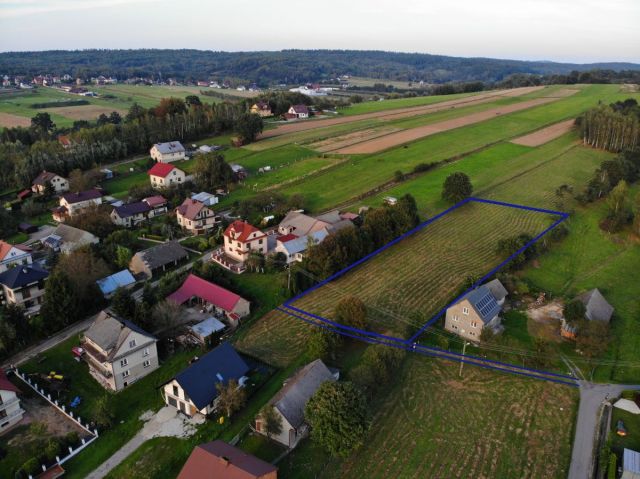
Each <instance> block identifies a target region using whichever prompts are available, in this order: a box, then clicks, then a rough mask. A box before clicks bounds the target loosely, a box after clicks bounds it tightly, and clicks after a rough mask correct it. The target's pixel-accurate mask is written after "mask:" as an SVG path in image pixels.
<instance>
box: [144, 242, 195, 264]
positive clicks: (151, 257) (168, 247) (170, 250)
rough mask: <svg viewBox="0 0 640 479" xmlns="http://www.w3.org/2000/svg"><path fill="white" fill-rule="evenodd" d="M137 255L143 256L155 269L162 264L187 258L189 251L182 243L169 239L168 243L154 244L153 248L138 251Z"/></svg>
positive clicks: (145, 261) (146, 262)
mask: <svg viewBox="0 0 640 479" xmlns="http://www.w3.org/2000/svg"><path fill="white" fill-rule="evenodd" d="M135 256H138V257H139V258H141V259H142V261H143V262H144V263H145V264H146V265H147V266H148V267H149V268H151V269H155V268H158V267H160V266H164V265H165V264H169V263H172V262H174V261H178V260H181V259H183V258H186V257H188V256H189V253H187V250H185V249H184V248H183V247H182V245H180V243H178V242H176V241H169V242H167V243H162V244H159V245H158V246H152V247H151V248H147V249H145V250H142V251H138V252H137V253H136V254H135Z"/></svg>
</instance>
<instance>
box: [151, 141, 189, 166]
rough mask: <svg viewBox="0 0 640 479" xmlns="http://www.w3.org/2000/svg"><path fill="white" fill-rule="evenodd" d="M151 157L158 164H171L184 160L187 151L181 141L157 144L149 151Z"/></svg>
mask: <svg viewBox="0 0 640 479" xmlns="http://www.w3.org/2000/svg"><path fill="white" fill-rule="evenodd" d="M149 155H151V158H153V159H154V160H156V161H157V162H158V163H171V162H172V161H178V160H184V158H185V149H184V146H182V143H180V142H179V141H169V142H167V143H156V144H155V145H153V146H152V147H151V150H149Z"/></svg>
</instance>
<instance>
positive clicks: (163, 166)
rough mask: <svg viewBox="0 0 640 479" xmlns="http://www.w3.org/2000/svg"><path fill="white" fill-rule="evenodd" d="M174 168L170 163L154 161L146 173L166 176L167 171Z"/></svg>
mask: <svg viewBox="0 0 640 479" xmlns="http://www.w3.org/2000/svg"><path fill="white" fill-rule="evenodd" d="M174 168H175V166H173V165H172V164H170V163H156V164H155V165H153V166H152V167H151V169H150V170H149V171H147V174H148V175H149V176H159V177H161V178H166V177H167V175H168V174H169V173H171V171H172V170H173V169H174Z"/></svg>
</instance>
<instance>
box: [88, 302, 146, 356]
mask: <svg viewBox="0 0 640 479" xmlns="http://www.w3.org/2000/svg"><path fill="white" fill-rule="evenodd" d="M132 331H135V332H136V333H139V334H141V335H143V336H146V337H147V338H149V341H147V342H146V343H144V344H149V343H153V342H155V341H156V338H155V337H154V336H153V335H151V334H149V333H147V332H146V331H145V330H144V329H142V328H140V327H138V326H136V325H135V324H133V323H132V322H131V321H128V320H126V319H122V318H120V317H118V316H116V315H115V314H113V313H111V312H108V311H101V312H100V313H99V314H98V317H97V318H96V320H95V321H94V322H93V324H92V325H91V327H90V328H89V329H87V331H86V332H85V333H84V335H85V337H86V338H88V339H90V340H91V341H93V342H94V343H95V344H97V345H98V346H99V347H100V348H101V349H102V350H103V351H104V352H105V353H106V354H107V359H108V360H112V359H113V357H114V355H115V354H116V352H117V351H118V349H119V348H120V346H121V345H122V344H123V343H124V342H125V341H126V340H127V338H128V337H129V335H130V334H131V332H132ZM142 345H143V344H139V345H138V346H142Z"/></svg>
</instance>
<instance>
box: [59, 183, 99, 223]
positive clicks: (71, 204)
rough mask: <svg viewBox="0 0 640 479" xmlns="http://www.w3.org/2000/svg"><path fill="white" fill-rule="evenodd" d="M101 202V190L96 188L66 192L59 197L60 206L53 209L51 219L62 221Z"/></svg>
mask: <svg viewBox="0 0 640 479" xmlns="http://www.w3.org/2000/svg"><path fill="white" fill-rule="evenodd" d="M101 204H102V192H101V191H100V190H97V189H95V188H94V189H91V190H87V191H79V192H77V193H66V194H64V195H62V196H61V197H60V206H59V207H58V208H56V209H54V210H53V219H54V220H55V221H58V222H63V221H65V220H66V218H67V217H69V218H70V217H73V216H74V215H76V214H78V213H81V212H82V210H85V209H87V208H89V207H90V206H94V205H96V206H97V205H101Z"/></svg>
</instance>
